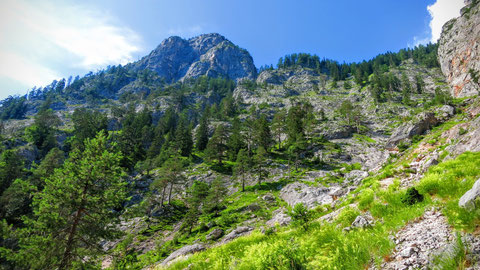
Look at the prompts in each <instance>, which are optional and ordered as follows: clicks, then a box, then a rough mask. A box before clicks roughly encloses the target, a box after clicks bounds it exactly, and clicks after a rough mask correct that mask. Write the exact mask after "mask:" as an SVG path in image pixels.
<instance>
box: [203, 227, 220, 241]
mask: <svg viewBox="0 0 480 270" xmlns="http://www.w3.org/2000/svg"><path fill="white" fill-rule="evenodd" d="M222 235H223V230H222V229H219V228H217V229H214V230H213V231H211V232H210V233H209V234H207V236H206V237H205V238H206V239H207V240H217V239H218V238H220V237H221V236H222Z"/></svg>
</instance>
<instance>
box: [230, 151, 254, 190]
mask: <svg viewBox="0 0 480 270" xmlns="http://www.w3.org/2000/svg"><path fill="white" fill-rule="evenodd" d="M249 168H250V158H249V157H248V154H247V152H246V151H245V149H240V151H238V155H237V162H236V164H235V167H234V169H233V172H234V176H235V178H237V179H238V180H240V183H241V184H242V192H244V191H245V183H246V182H245V181H246V179H245V173H246V172H247V171H248V169H249Z"/></svg>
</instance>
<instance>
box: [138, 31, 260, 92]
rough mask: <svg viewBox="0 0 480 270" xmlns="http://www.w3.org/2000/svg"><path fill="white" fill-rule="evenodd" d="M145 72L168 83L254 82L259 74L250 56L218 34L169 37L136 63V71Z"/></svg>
mask: <svg viewBox="0 0 480 270" xmlns="http://www.w3.org/2000/svg"><path fill="white" fill-rule="evenodd" d="M143 69H150V70H153V71H156V72H157V73H158V75H160V77H163V78H165V80H166V81H167V82H172V81H178V80H183V79H186V78H197V77H200V76H203V75H207V76H210V77H228V78H230V79H232V80H236V81H239V80H241V79H243V78H247V79H251V80H253V79H255V77H256V72H257V71H256V67H255V65H254V64H253V58H252V57H251V56H250V54H249V53H248V52H247V51H246V50H244V49H241V48H239V47H238V46H236V45H234V44H233V43H232V42H231V41H229V40H228V39H226V38H225V37H223V36H222V35H219V34H205V35H200V36H198V37H194V38H191V39H188V40H185V39H182V38H180V37H170V38H167V39H166V40H164V41H163V42H162V43H161V44H160V45H159V46H158V47H157V48H156V49H155V50H153V51H152V52H151V53H150V54H149V55H148V56H146V57H144V58H142V59H141V60H140V61H138V62H136V63H134V70H143Z"/></svg>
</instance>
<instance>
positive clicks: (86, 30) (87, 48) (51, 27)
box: [0, 0, 141, 86]
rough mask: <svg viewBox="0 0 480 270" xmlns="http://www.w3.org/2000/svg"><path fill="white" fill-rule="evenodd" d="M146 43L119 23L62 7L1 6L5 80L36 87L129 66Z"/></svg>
mask: <svg viewBox="0 0 480 270" xmlns="http://www.w3.org/2000/svg"><path fill="white" fill-rule="evenodd" d="M140 44H141V38H140V37H139V35H138V34H136V33H135V32H134V31H132V30H131V29H129V28H128V27H126V26H123V25H122V24H121V23H120V22H118V21H117V20H116V19H115V18H114V17H112V16H110V15H109V14H107V13H105V12H101V11H97V10H94V9H92V8H88V7H85V6H81V5H74V4H71V3H70V4H68V3H66V2H63V3H59V2H58V1H26V0H3V1H2V3H1V4H0V61H1V64H0V76H3V77H7V78H9V79H13V80H16V81H19V82H20V83H22V84H23V85H28V86H33V85H41V84H45V83H46V82H48V81H51V80H53V79H56V78H59V77H60V76H66V75H68V74H64V73H65V70H72V69H75V70H84V71H88V70H95V69H98V68H102V67H105V66H106V65H109V64H118V63H122V64H125V63H127V62H130V61H132V60H134V57H133V55H134V54H135V53H136V52H138V51H140V50H141V48H140V47H141V45H140Z"/></svg>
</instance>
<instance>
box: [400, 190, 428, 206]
mask: <svg viewBox="0 0 480 270" xmlns="http://www.w3.org/2000/svg"><path fill="white" fill-rule="evenodd" d="M402 202H403V203H404V204H406V205H414V204H416V203H419V202H423V195H422V194H420V193H418V190H417V189H416V188H414V187H409V188H408V189H407V192H406V193H405V196H404V197H403V198H402Z"/></svg>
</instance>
